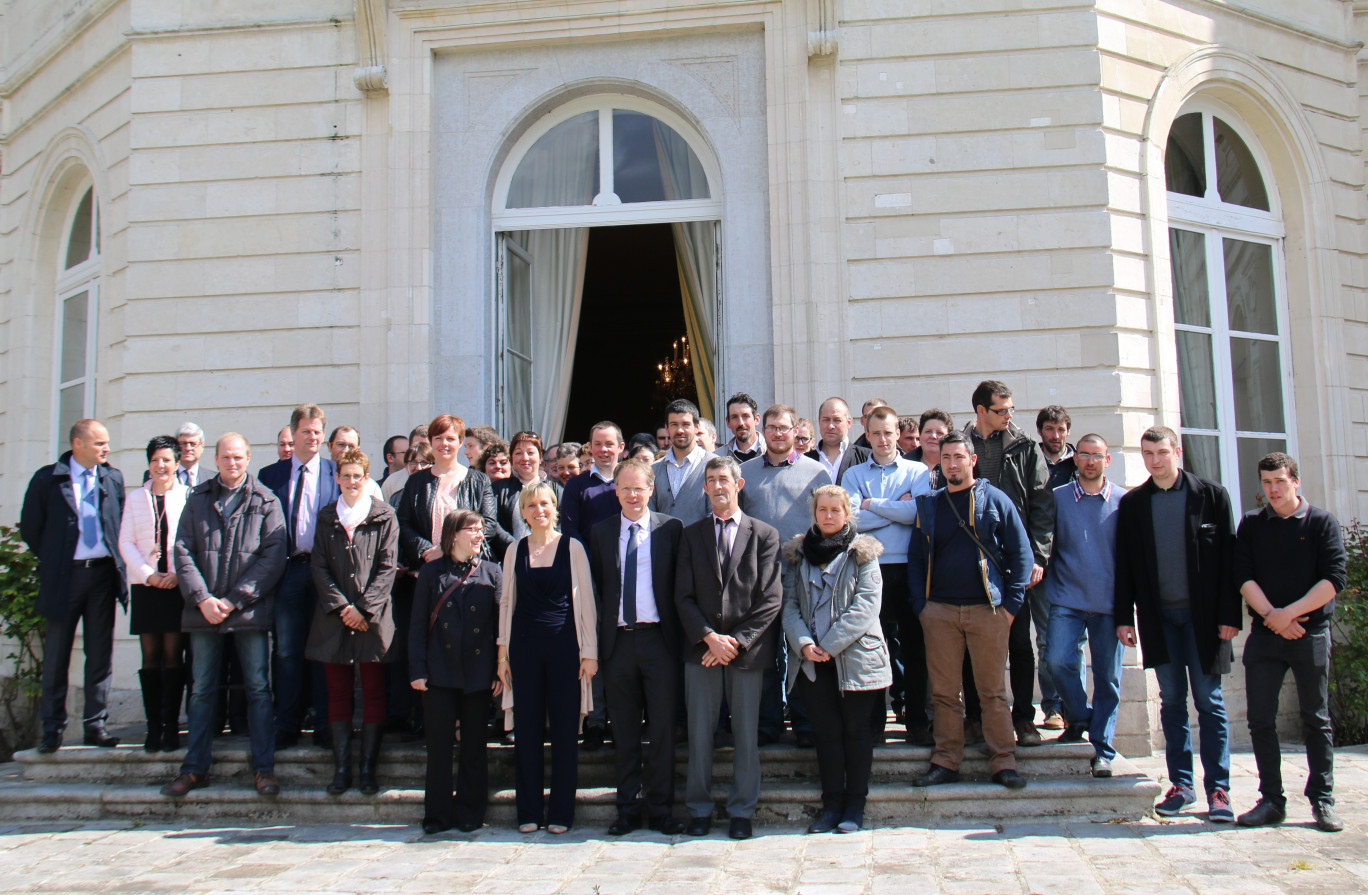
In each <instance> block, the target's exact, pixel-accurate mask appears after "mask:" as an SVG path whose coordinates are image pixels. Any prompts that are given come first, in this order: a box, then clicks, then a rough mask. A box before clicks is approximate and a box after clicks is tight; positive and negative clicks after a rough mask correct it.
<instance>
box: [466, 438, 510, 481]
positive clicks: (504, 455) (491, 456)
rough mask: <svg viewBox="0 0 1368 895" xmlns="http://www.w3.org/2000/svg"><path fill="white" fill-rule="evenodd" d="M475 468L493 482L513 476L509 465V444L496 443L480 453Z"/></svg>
mask: <svg viewBox="0 0 1368 895" xmlns="http://www.w3.org/2000/svg"><path fill="white" fill-rule="evenodd" d="M475 468H476V469H478V470H480V471H481V472H483V473H484V474H485V475H487V476H489V480H490V481H491V482H497V481H498V480H499V479H506V478H508V477H509V476H510V475H512V474H513V470H512V469H511V468H509V465H508V442H506V441H495V442H493V443H492V444H490V445H488V446H487V447H485V449H484V450H483V451H481V452H480V458H479V459H478V460H477V461H476V462H475Z"/></svg>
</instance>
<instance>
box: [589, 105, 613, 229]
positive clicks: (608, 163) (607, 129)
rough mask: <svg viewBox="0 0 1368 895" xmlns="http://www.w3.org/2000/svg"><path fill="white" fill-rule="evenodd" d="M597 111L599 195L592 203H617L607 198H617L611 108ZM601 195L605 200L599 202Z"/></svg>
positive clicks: (607, 107) (602, 108)
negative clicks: (614, 178) (614, 177)
mask: <svg viewBox="0 0 1368 895" xmlns="http://www.w3.org/2000/svg"><path fill="white" fill-rule="evenodd" d="M598 113H599V122H598V124H599V195H598V196H595V197H594V204H595V205H599V204H612V205H617V204H618V203H617V202H615V201H612V200H609V199H608V197H609V196H611V197H613V199H617V184H616V183H615V182H614V181H613V168H614V167H615V166H614V160H613V110H612V107H610V106H603V107H601V108H600V109H599V110H598ZM600 197H602V198H603V199H604V200H605V201H604V202H603V203H600V202H599V198H600Z"/></svg>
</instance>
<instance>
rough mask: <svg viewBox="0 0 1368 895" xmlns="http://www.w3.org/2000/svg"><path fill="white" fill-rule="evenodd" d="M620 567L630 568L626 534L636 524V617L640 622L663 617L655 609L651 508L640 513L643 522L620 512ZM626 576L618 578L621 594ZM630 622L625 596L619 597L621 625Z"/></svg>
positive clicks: (623, 572)
mask: <svg viewBox="0 0 1368 895" xmlns="http://www.w3.org/2000/svg"><path fill="white" fill-rule="evenodd" d="M618 521H619V522H620V523H621V525H619V527H618V568H619V569H622V570H623V571H622V573H620V574H623V575H624V576H625V574H626V569H627V536H628V533H629V532H630V531H631V529H632V526H633V525H636V526H638V528H637V533H636V551H637V565H636V607H637V612H636V620H637V623H638V624H645V623H649V622H658V621H660V613H659V612H658V611H657V610H656V601H655V588H654V587H652V586H651V514H650V512H649V511H648V512H647V513H646V514H645V515H644V516H642V517H641V521H640V522H633V521H632V520H631V519H628V518H627V517H626V516H624V515H622V514H621V513H619V514H618ZM623 580H624V579H619V581H618V584H619V588H618V593H619V594H621V593H622V592H623V591H622V588H621V586H620V585H621V584H622V583H623ZM625 624H627V621H626V618H625V617H624V615H623V612H622V600H618V627H622V626H623V625H625Z"/></svg>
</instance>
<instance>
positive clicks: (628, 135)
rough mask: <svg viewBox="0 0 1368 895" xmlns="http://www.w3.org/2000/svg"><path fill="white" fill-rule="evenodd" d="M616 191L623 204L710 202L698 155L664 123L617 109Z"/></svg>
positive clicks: (614, 148)
mask: <svg viewBox="0 0 1368 895" xmlns="http://www.w3.org/2000/svg"><path fill="white" fill-rule="evenodd" d="M613 191H614V192H615V193H617V195H618V198H619V199H621V200H622V201H623V202H662V201H666V200H673V199H707V198H708V179H707V176H706V175H705V174H704V173H703V165H702V164H701V163H700V162H699V160H698V156H697V155H695V154H694V151H693V150H692V149H690V148H689V144H688V143H686V142H685V141H684V138H683V137H681V136H679V134H678V133H676V132H675V130H674V129H673V128H672V127H670V126H669V125H667V124H665V123H664V122H661V121H658V120H657V119H655V118H652V117H651V116H649V115H643V114H642V113H640V112H630V111H627V110H626V109H614V110H613Z"/></svg>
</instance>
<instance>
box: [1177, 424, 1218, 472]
mask: <svg viewBox="0 0 1368 895" xmlns="http://www.w3.org/2000/svg"><path fill="white" fill-rule="evenodd" d="M1183 468H1184V469H1186V470H1187V471H1188V472H1190V473H1192V474H1193V475H1199V476H1201V477H1202V478H1204V479H1211V480H1212V481H1213V482H1219V481H1220V480H1221V439H1219V438H1217V437H1216V436H1215V435H1184V436H1183Z"/></svg>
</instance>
